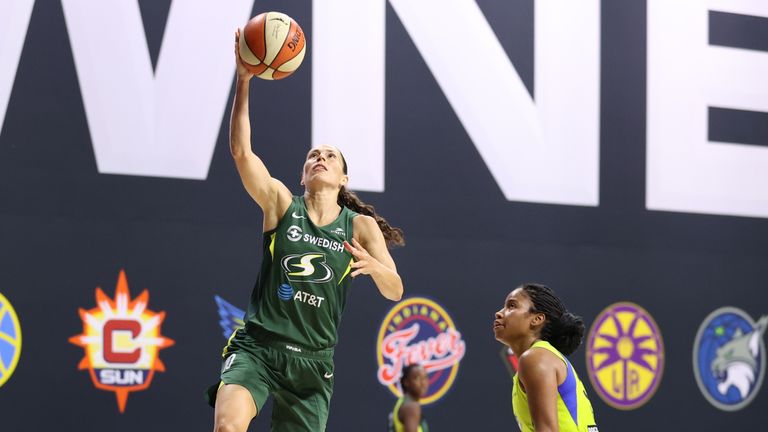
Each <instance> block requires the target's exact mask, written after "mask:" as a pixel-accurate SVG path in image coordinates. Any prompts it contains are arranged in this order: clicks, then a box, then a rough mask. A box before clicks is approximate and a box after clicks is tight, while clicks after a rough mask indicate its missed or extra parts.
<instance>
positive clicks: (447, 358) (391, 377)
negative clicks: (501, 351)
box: [376, 297, 466, 405]
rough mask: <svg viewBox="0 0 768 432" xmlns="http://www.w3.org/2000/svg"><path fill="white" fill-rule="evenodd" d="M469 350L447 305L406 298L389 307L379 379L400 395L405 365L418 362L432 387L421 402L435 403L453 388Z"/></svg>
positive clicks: (382, 336) (381, 340)
mask: <svg viewBox="0 0 768 432" xmlns="http://www.w3.org/2000/svg"><path fill="white" fill-rule="evenodd" d="M465 351H466V348H465V344H464V340H463V339H462V338H461V333H459V331H458V330H457V329H456V326H455V325H454V324H453V320H452V319H451V317H450V316H448V313H447V312H446V311H445V309H443V308H442V307H440V305H438V304H437V303H435V302H434V301H432V300H429V299H426V298H422V297H412V298H409V299H406V300H403V301H401V302H400V303H398V304H397V305H396V306H395V307H394V308H392V310H391V311H389V313H388V314H387V316H386V317H385V318H384V321H383V322H382V323H381V328H380V329H379V337H378V341H377V344H376V360H377V361H378V363H379V370H378V374H377V375H378V379H379V382H380V383H381V384H382V385H384V386H387V387H388V388H389V390H390V391H391V392H392V394H394V395H395V396H397V397H400V396H402V393H401V392H400V388H399V387H398V384H399V383H400V376H401V374H402V371H403V367H404V366H407V365H409V364H413V363H418V364H420V365H422V366H423V367H424V370H426V372H427V375H428V376H429V389H428V390H427V394H426V395H425V396H424V398H423V399H421V404H422V405H426V404H431V403H433V402H435V401H437V400H438V399H440V398H441V397H443V395H445V393H446V392H447V391H448V389H450V388H451V385H452V384H453V380H454V379H456V374H457V373H458V372H459V361H460V360H461V359H462V358H463V357H464V352H465Z"/></svg>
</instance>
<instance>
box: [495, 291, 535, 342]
mask: <svg viewBox="0 0 768 432" xmlns="http://www.w3.org/2000/svg"><path fill="white" fill-rule="evenodd" d="M532 307H533V303H532V302H531V299H530V297H528V294H526V292H525V290H523V289H522V288H516V289H515V290H514V291H512V292H511V293H509V295H507V298H506V299H505V300H504V307H502V308H501V309H499V311H498V312H496V315H495V318H496V319H495V320H494V321H493V334H494V336H495V337H496V340H498V341H499V342H501V343H507V342H509V341H510V340H514V339H516V338H518V337H521V336H526V335H527V334H529V333H530V332H531V323H532V320H533V318H534V316H535V315H536V314H534V313H531V308H532Z"/></svg>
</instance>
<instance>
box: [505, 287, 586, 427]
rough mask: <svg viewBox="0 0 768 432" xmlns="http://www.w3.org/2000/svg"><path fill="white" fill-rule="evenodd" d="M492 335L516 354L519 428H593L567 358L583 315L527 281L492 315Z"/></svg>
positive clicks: (577, 342) (515, 397)
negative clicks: (578, 314)
mask: <svg viewBox="0 0 768 432" xmlns="http://www.w3.org/2000/svg"><path fill="white" fill-rule="evenodd" d="M495 318H496V319H495V320H494V321H493V332H494V335H495V337H496V340H498V341H499V342H501V343H503V344H505V345H507V346H509V347H510V348H511V349H512V351H513V352H515V353H516V354H518V357H519V362H518V370H517V374H516V375H515V377H514V379H513V388H512V409H513V411H514V413H515V417H516V418H517V423H518V425H519V426H520V430H522V431H523V432H529V431H537V432H540V431H560V432H597V430H598V429H597V426H596V425H595V418H594V413H593V411H592V404H591V403H590V402H589V399H588V398H587V394H586V390H585V389H584V384H582V382H581V380H580V379H579V377H578V375H577V374H576V371H575V370H574V369H573V366H572V365H571V363H570V362H569V361H568V359H567V358H566V356H567V355H570V354H571V353H573V352H574V351H575V350H576V349H577V348H578V347H579V345H580V344H581V339H582V337H583V335H584V322H583V321H582V319H581V318H580V317H578V316H576V315H573V314H572V313H570V312H568V310H567V309H566V307H565V305H564V304H563V302H562V301H561V300H560V298H558V297H557V295H555V293H554V291H552V289H551V288H549V287H547V286H545V285H541V284H534V283H527V284H523V285H521V286H519V287H518V288H515V289H514V290H513V291H512V292H511V293H509V294H508V295H507V298H506V299H505V301H504V307H502V308H501V309H500V310H499V311H498V312H496V314H495Z"/></svg>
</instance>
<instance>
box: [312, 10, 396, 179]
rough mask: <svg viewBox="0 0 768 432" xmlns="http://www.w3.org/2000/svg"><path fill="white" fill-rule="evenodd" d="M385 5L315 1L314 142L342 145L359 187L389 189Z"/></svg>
mask: <svg viewBox="0 0 768 432" xmlns="http://www.w3.org/2000/svg"><path fill="white" fill-rule="evenodd" d="M386 6H387V3H386V0H369V1H360V0H314V3H313V9H312V28H313V33H314V34H313V40H309V41H308V42H309V43H310V44H311V45H312V47H313V48H312V144H313V146H318V145H321V144H332V145H335V146H338V147H339V148H341V150H342V151H343V152H344V157H345V158H346V159H347V162H348V165H349V177H350V186H351V187H352V188H353V189H356V190H366V191H375V192H382V191H384V53H385V51H384V34H385V33H384V23H385V18H386ZM350 31H353V32H354V37H350Z"/></svg>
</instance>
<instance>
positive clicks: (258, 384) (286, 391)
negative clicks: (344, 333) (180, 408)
mask: <svg viewBox="0 0 768 432" xmlns="http://www.w3.org/2000/svg"><path fill="white" fill-rule="evenodd" d="M223 357H224V361H223V364H222V366H221V382H220V383H219V384H217V385H214V386H212V387H211V388H210V389H209V390H208V394H207V399H208V402H209V404H210V405H211V406H215V402H216V392H217V391H218V389H219V388H220V387H221V386H223V385H225V384H238V385H241V386H243V387H245V388H246V389H248V391H250V392H251V396H253V401H254V402H255V403H256V408H257V409H258V412H259V414H261V409H262V407H264V403H265V402H266V401H267V397H268V396H269V395H272V396H273V397H274V398H275V401H274V407H273V409H272V430H273V431H313V432H314V431H324V430H325V424H326V422H327V421H328V409H329V406H330V403H331V395H332V394H333V349H326V350H322V351H311V350H308V349H306V348H304V347H299V346H296V345H294V344H291V343H288V342H281V341H278V340H274V339H272V340H270V339H268V338H266V337H259V339H254V338H253V337H252V336H251V335H250V334H248V333H247V332H246V331H245V330H244V329H239V330H237V331H236V332H235V333H234V334H233V335H232V337H231V338H230V340H229V343H228V344H227V346H226V348H224V354H223Z"/></svg>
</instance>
